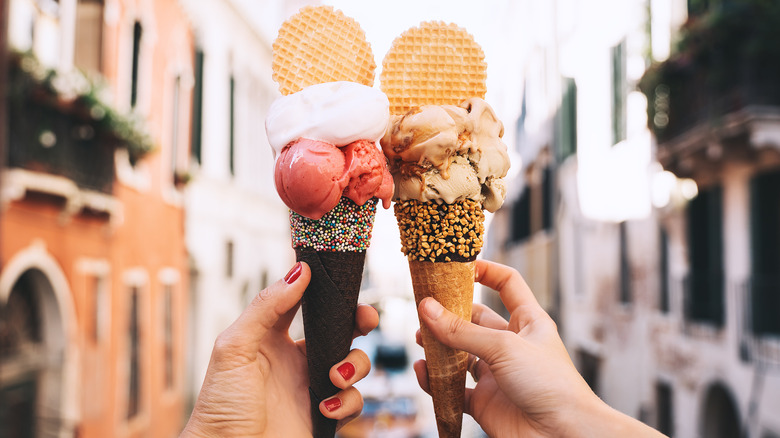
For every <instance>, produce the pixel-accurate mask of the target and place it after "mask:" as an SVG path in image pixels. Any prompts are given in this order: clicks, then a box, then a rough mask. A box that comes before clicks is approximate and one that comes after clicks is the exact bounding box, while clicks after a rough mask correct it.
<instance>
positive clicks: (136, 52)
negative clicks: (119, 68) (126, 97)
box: [130, 21, 143, 108]
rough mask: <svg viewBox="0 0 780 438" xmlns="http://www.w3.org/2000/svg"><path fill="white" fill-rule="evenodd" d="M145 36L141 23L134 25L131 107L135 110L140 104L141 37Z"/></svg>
mask: <svg viewBox="0 0 780 438" xmlns="http://www.w3.org/2000/svg"><path fill="white" fill-rule="evenodd" d="M142 36H143V28H142V27H141V23H140V22H138V21H136V22H135V24H133V64H132V69H133V70H132V72H131V75H130V81H131V82H130V107H131V108H135V105H136V104H137V103H138V71H139V63H140V61H141V37H142Z"/></svg>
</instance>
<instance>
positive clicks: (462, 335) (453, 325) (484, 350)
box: [418, 297, 516, 363]
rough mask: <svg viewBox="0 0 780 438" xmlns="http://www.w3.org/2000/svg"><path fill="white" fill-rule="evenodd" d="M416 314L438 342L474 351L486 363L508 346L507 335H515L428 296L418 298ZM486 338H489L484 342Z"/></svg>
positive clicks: (509, 346) (470, 351)
mask: <svg viewBox="0 0 780 438" xmlns="http://www.w3.org/2000/svg"><path fill="white" fill-rule="evenodd" d="M418 314H419V316H420V320H421V321H422V322H423V324H425V326H426V327H428V329H429V330H430V332H431V334H433V337H434V338H436V339H437V340H438V341H439V342H441V343H442V344H444V345H446V346H448V347H452V348H455V349H458V350H464V351H466V352H469V353H472V354H475V355H477V356H478V357H481V358H482V359H485V360H487V361H488V362H489V363H491V362H493V358H494V357H497V354H498V353H500V352H502V351H504V350H505V349H506V348H511V345H510V344H509V343H508V342H506V341H509V340H510V338H509V336H516V335H515V333H512V332H509V331H505V330H495V329H491V328H487V327H481V326H478V325H476V324H472V323H471V322H469V321H465V320H463V319H461V318H460V317H458V316H457V315H455V314H453V313H452V312H450V311H449V310H447V309H445V308H444V307H442V305H441V304H439V302H438V301H436V300H435V299H433V298H430V297H429V298H425V299H423V300H422V301H421V302H420V307H419V309H418ZM486 339H490V340H491V342H485V340H486Z"/></svg>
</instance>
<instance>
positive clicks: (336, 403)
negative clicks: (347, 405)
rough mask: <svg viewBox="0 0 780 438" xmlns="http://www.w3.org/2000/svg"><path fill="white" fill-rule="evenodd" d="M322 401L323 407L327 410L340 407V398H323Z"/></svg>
mask: <svg viewBox="0 0 780 438" xmlns="http://www.w3.org/2000/svg"><path fill="white" fill-rule="evenodd" d="M323 403H325V409H327V410H328V412H333V411H335V410H336V409H338V408H340V407H341V400H340V399H339V398H338V397H333V398H332V399H329V400H325V401H324V402H323Z"/></svg>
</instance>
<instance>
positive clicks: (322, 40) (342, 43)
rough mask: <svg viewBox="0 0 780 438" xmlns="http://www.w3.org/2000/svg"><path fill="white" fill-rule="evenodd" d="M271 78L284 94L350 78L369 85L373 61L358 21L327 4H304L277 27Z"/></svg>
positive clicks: (372, 77) (373, 67)
mask: <svg viewBox="0 0 780 438" xmlns="http://www.w3.org/2000/svg"><path fill="white" fill-rule="evenodd" d="M272 68H273V79H274V80H275V81H276V82H277V83H278V84H279V91H280V92H281V93H282V94H283V95H288V94H292V93H295V92H297V91H300V90H302V89H304V88H306V87H308V86H310V85H315V84H321V83H324V82H335V81H350V82H357V83H359V84H363V85H367V86H369V87H370V86H372V85H373V84H374V75H375V70H376V62H375V61H374V54H373V53H372V52H371V45H370V44H369V43H368V41H366V35H365V33H364V32H363V29H361V28H360V25H359V24H358V23H357V22H356V21H355V20H353V19H352V18H350V17H347V16H345V15H344V14H343V13H342V12H341V11H340V10H338V9H335V10H334V9H333V8H332V7H330V6H307V7H304V8H302V9H301V10H300V11H298V13H297V14H295V15H294V16H292V17H291V18H290V19H289V20H287V21H285V22H284V23H283V24H282V26H281V28H280V29H279V34H278V36H277V37H276V40H275V41H274V43H273V63H272Z"/></svg>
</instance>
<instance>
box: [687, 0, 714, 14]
mask: <svg viewBox="0 0 780 438" xmlns="http://www.w3.org/2000/svg"><path fill="white" fill-rule="evenodd" d="M709 10H710V0H688V16H689V17H697V16H700V15H703V14H705V13H706V12H707V11H709Z"/></svg>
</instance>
